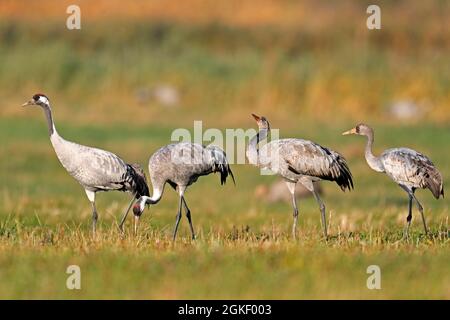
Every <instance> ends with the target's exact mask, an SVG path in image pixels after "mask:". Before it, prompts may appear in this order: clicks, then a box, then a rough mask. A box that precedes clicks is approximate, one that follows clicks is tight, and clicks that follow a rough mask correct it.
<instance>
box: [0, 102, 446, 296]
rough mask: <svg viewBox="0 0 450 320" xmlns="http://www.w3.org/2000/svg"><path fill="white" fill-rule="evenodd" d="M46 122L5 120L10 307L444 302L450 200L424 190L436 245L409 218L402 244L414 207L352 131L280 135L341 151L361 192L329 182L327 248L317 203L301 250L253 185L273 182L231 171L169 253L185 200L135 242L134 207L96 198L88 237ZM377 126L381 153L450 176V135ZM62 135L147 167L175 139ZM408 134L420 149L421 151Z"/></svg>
mask: <svg viewBox="0 0 450 320" xmlns="http://www.w3.org/2000/svg"><path fill="white" fill-rule="evenodd" d="M28 112H31V111H28ZM39 112H40V111H39ZM39 116H40V118H39V119H38V118H37V117H36V118H35V117H33V116H31V115H30V119H28V120H27V121H25V120H21V119H14V118H10V119H2V120H1V121H0V124H1V126H0V138H1V139H2V141H4V142H5V143H3V144H2V152H1V155H0V168H1V170H2V171H1V178H2V181H4V183H3V184H2V186H1V187H0V195H1V197H2V198H1V203H2V205H1V206H0V252H1V254H0V282H1V286H0V297H1V298H75V299H78V298H194V299H197V298H270V299H274V298H288V299H292V298H368V299H371V298H375V299H378V298H407V299H410V298H426V299H428V298H445V299H448V298H449V295H448V287H449V284H450V278H449V276H448V263H449V262H450V255H449V239H448V211H449V206H448V200H440V201H436V200H434V198H432V196H431V193H429V192H428V191H419V192H418V197H419V199H421V201H422V203H423V205H424V207H425V214H426V217H427V221H428V225H429V227H430V229H431V236H430V237H428V238H427V237H425V236H424V235H423V229H422V225H421V221H420V217H419V216H418V213H417V211H414V219H413V225H412V230H411V231H412V237H411V239H410V241H401V236H402V234H401V233H402V229H403V226H404V222H405V218H406V210H407V197H406V195H405V194H404V192H403V191H402V190H401V189H400V188H398V187H397V186H396V185H395V184H394V183H392V182H391V181H390V180H389V178H387V177H386V176H384V175H381V174H376V173H375V172H373V171H371V170H370V169H369V168H368V166H367V164H366V163H365V161H364V159H363V156H362V152H363V144H364V141H363V139H362V138H360V137H342V136H340V135H339V134H338V133H340V132H342V131H343V130H346V129H348V128H349V126H350V124H345V123H344V124H339V125H337V124H336V125H334V126H329V127H326V128H323V130H320V131H318V130H316V128H314V126H313V125H312V124H309V125H306V126H305V127H303V128H301V129H298V130H292V131H291V130H289V131H286V132H285V131H283V130H282V131H281V136H298V137H305V138H310V139H313V140H315V141H318V142H320V143H322V144H324V145H328V146H332V147H333V148H334V149H336V150H339V151H341V152H342V153H343V154H344V155H346V156H347V158H348V160H349V163H350V167H351V169H352V171H353V174H354V177H355V184H356V189H355V190H354V191H353V192H351V193H342V192H341V191H340V190H339V188H338V187H337V186H336V185H334V184H332V183H326V182H325V183H323V187H324V196H323V198H324V200H325V203H326V205H327V215H328V219H329V228H330V234H331V238H330V240H329V241H328V242H325V241H324V240H323V238H322V237H321V226H320V218H319V211H318V208H317V206H316V204H315V202H314V200H313V199H304V200H300V202H299V206H300V223H299V239H298V240H297V241H294V240H292V239H291V236H290V227H291V223H292V216H291V208H290V205H289V204H287V203H276V204H268V203H265V202H264V201H263V200H260V199H257V198H255V197H254V189H255V187H256V185H258V184H268V183H270V182H272V181H274V180H275V179H276V178H275V177H266V176H259V174H258V170H257V169H256V168H253V167H251V166H249V165H234V166H233V170H234V172H235V175H236V180H237V184H236V186H233V185H232V184H227V185H226V186H225V187H220V184H219V178H218V177H217V176H208V177H204V178H201V179H200V180H199V181H198V182H197V183H196V184H195V185H194V186H192V187H191V188H189V189H188V192H187V195H186V199H187V201H188V204H189V205H190V207H191V209H192V215H193V221H194V227H195V229H196V232H197V234H198V239H197V241H195V242H192V241H191V240H190V239H189V229H188V226H187V221H185V219H183V220H182V223H181V227H180V232H179V237H178V239H177V241H176V242H175V243H172V242H171V240H170V238H171V231H172V227H173V224H174V220H175V213H176V207H177V198H176V194H175V192H173V191H172V190H171V189H170V188H167V189H166V192H165V194H164V197H163V199H162V201H161V202H160V203H159V204H158V205H156V206H154V207H151V208H150V210H146V211H145V212H144V215H143V218H142V223H141V228H140V231H139V235H138V236H137V237H134V236H133V235H131V234H130V232H131V218H130V220H129V222H128V225H127V235H126V236H125V237H121V236H120V235H119V233H118V232H117V220H118V219H119V215H120V214H121V212H122V210H123V209H124V207H125V206H126V203H127V201H128V196H127V195H125V194H122V193H104V194H99V196H98V210H99V214H100V228H99V234H98V237H97V238H96V239H93V238H92V236H91V233H90V207H89V202H88V200H87V199H86V197H85V195H84V192H83V190H82V188H81V187H80V186H79V185H78V184H77V183H76V182H75V181H73V180H72V178H70V177H69V176H68V175H67V173H66V172H65V171H64V169H63V168H62V167H61V166H60V164H59V162H58V160H57V159H56V157H55V155H54V152H53V150H52V148H51V145H50V142H49V141H48V137H47V133H46V128H45V124H44V119H43V116H42V114H40V115H39ZM307 123H308V122H307ZM187 126H188V125H187ZM375 126H376V128H377V131H376V132H377V139H376V140H377V141H376V149H377V151H381V150H382V149H384V148H387V147H391V146H403V145H408V146H411V147H414V148H417V149H419V150H422V151H423V152H425V153H427V154H428V155H429V156H430V157H431V158H432V159H433V160H434V161H435V163H436V165H437V166H438V167H439V168H440V170H441V171H442V173H443V175H444V177H448V176H449V175H450V167H449V165H448V163H447V161H446V159H448V156H449V154H448V150H447V149H446V148H445V146H446V141H448V139H449V138H450V136H449V132H450V130H449V128H448V127H445V126H441V127H439V126H429V125H423V126H402V127H394V126H385V125H382V124H375ZM58 128H59V131H60V133H61V134H62V135H63V136H65V137H66V138H68V139H71V140H76V141H78V142H81V143H85V144H89V145H95V146H99V147H102V148H106V149H108V150H111V151H114V152H117V153H119V154H122V155H124V157H125V158H126V159H127V160H129V161H138V162H140V163H142V164H146V162H147V159H148V157H149V155H150V154H151V153H152V152H154V151H155V150H156V149H157V147H159V146H160V145H162V144H165V143H168V142H169V141H168V137H170V130H169V129H168V128H165V127H156V126H153V127H152V128H148V127H139V126H138V127H133V128H124V129H122V128H119V127H114V126H112V127H111V126H97V125H86V126H81V127H75V126H73V125H69V124H66V123H64V122H62V123H59V126H58ZM188 128H189V127H188ZM411 132H414V134H415V135H416V137H417V138H416V139H415V140H414V141H413V143H411V139H410V133H411ZM431 142H432V143H431ZM446 183H447V185H448V180H446ZM205 195H207V196H205ZM70 264H77V265H79V266H80V267H81V270H82V290H81V291H70V290H67V289H66V287H65V281H66V278H67V274H66V273H65V270H66V268H67V266H68V265H70ZM372 264H376V265H379V266H380V267H381V270H382V290H375V291H371V290H368V289H367V288H366V279H367V277H368V275H367V274H366V269H367V267H368V266H369V265H372Z"/></svg>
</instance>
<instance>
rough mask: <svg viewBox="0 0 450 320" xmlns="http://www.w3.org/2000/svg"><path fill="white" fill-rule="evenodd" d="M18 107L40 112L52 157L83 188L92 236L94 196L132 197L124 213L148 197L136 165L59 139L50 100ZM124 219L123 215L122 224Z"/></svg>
mask: <svg viewBox="0 0 450 320" xmlns="http://www.w3.org/2000/svg"><path fill="white" fill-rule="evenodd" d="M22 106H23V107H25V106H39V107H41V108H42V109H43V110H44V113H45V117H46V118H47V125H48V133H49V135H50V141H51V143H52V146H53V149H54V150H55V152H56V156H57V157H58V159H59V161H60V162H61V164H62V166H63V167H64V168H65V169H66V170H67V172H68V173H69V174H70V175H71V176H72V177H73V178H75V180H77V181H78V182H79V183H80V184H81V185H82V186H83V188H84V190H85V192H86V195H87V197H88V199H89V201H90V202H91V206H92V231H93V233H94V234H95V230H96V225H97V219H98V214H97V209H96V207H95V195H96V193H97V192H98V191H111V190H118V191H126V192H131V193H132V194H133V197H132V200H131V202H130V204H129V206H128V209H127V210H126V212H127V211H128V210H129V208H130V207H131V206H132V204H133V202H134V199H135V198H139V197H140V196H148V195H149V190H148V186H147V182H146V178H145V174H144V171H143V170H142V168H141V167H140V166H139V165H138V164H127V163H125V162H124V161H123V160H122V159H121V158H119V157H118V156H117V155H115V154H113V153H111V152H108V151H105V150H101V149H97V148H91V147H87V146H83V145H80V144H77V143H74V142H70V141H67V140H65V139H64V138H62V137H61V136H60V135H59V134H58V131H56V127H55V123H54V121H53V116H52V109H51V107H50V100H49V99H48V98H47V96H45V95H44V94H40V93H38V94H35V95H34V96H33V97H32V99H31V100H30V101H28V102H26V103H24V104H23V105H22ZM124 218H125V214H124V216H123V218H122V220H124Z"/></svg>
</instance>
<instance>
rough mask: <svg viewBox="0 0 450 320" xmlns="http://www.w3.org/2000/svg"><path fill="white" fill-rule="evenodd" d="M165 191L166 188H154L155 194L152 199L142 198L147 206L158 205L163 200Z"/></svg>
mask: <svg viewBox="0 0 450 320" xmlns="http://www.w3.org/2000/svg"><path fill="white" fill-rule="evenodd" d="M163 191H164V187H155V186H153V194H152V196H151V197H147V196H143V197H142V198H143V199H144V200H145V201H144V203H145V204H156V203H158V202H159V200H161V197H162V194H163Z"/></svg>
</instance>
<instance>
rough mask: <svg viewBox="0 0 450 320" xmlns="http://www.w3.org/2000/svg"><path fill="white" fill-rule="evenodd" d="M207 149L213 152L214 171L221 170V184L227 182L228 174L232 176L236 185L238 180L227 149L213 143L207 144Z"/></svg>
mask: <svg viewBox="0 0 450 320" xmlns="http://www.w3.org/2000/svg"><path fill="white" fill-rule="evenodd" d="M206 149H207V150H209V151H210V154H211V160H212V167H213V169H212V171H213V172H220V184H222V185H223V184H225V183H226V181H227V178H228V176H230V177H231V179H232V180H233V183H234V185H236V180H235V179H234V174H233V171H231V168H230V164H229V163H228V160H227V155H226V154H225V151H223V150H222V149H220V148H219V147H216V146H213V145H209V146H207V147H206Z"/></svg>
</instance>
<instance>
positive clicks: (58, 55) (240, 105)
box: [0, 0, 450, 127]
mask: <svg viewBox="0 0 450 320" xmlns="http://www.w3.org/2000/svg"><path fill="white" fill-rule="evenodd" d="M371 3H372V2H371V1H350V0H344V1H339V2H336V1H328V0H321V1H292V0H286V1H272V0H254V1H252V0H246V1H241V0H239V1H237V0H229V1H214V0H190V1H174V0H168V1H159V0H154V1H135V0H131V1H127V3H126V5H125V4H123V2H122V1H115V0H111V1H106V0H105V1H56V0H44V1H20V0H19V1H12V0H2V1H1V2H0V20H1V23H0V40H1V51H0V57H1V61H0V67H1V69H0V94H1V96H2V97H3V98H2V100H1V106H0V112H1V116H2V118H4V117H14V118H17V117H19V118H21V117H26V118H27V119H29V115H24V113H23V112H22V110H20V108H17V107H16V106H17V104H19V103H21V102H22V100H26V99H27V98H28V97H29V96H30V95H31V94H32V93H34V92H35V91H43V92H44V93H46V94H47V95H48V96H49V97H50V98H51V100H52V102H53V104H54V106H55V112H56V119H57V120H59V122H71V123H86V121H95V122H99V123H105V122H107V123H111V122H114V123H120V124H124V125H126V124H127V123H130V122H133V124H136V123H139V124H146V125H151V124H159V125H161V124H166V125H168V126H171V127H172V126H181V125H186V123H187V124H190V123H191V122H192V120H193V119H203V120H205V121H207V122H208V123H209V124H211V126H220V125H223V126H229V125H230V124H233V125H239V126H248V125H249V121H248V114H249V113H250V112H260V113H263V114H265V115H267V116H268V117H270V119H272V122H273V124H274V125H275V123H280V122H283V126H284V127H286V126H292V127H298V126H302V125H305V123H306V122H309V121H312V120H314V121H315V122H316V123H317V121H319V122H325V123H329V122H336V121H338V120H351V121H352V122H355V121H369V122H374V121H383V122H395V123H397V121H402V122H405V123H410V122H422V121H426V122H432V123H439V124H447V123H448V122H449V120H450V112H448V111H449V108H450V106H449V101H450V90H449V86H450V79H449V78H450V72H449V70H450V59H449V58H448V57H449V56H450V55H449V53H450V52H449V51H450V41H449V39H450V20H449V16H450V3H449V2H448V1H445V0H442V1H440V0H434V1H420V0H417V1H377V4H378V5H379V6H380V7H381V13H382V28H381V30H368V29H367V27H366V19H367V17H368V14H367V13H366V8H367V6H368V5H369V4H371ZM70 4H77V5H79V6H80V8H81V20H82V25H81V27H82V28H81V30H73V31H71V30H68V29H67V28H66V27H65V25H66V19H67V17H68V16H69V14H66V8H67V6H69V5H70Z"/></svg>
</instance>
